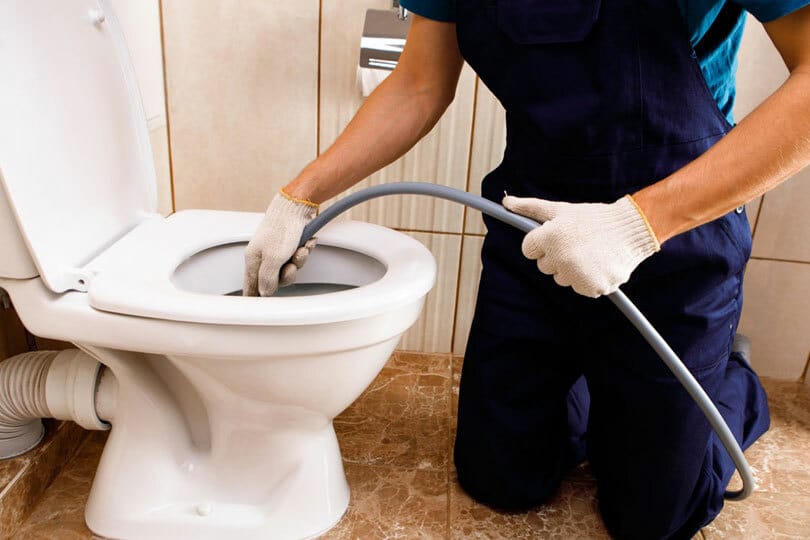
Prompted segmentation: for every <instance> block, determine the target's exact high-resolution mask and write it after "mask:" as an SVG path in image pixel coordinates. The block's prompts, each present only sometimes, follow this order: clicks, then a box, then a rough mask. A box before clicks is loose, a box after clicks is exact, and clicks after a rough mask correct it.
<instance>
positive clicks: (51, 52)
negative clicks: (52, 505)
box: [0, 0, 436, 539]
mask: <svg viewBox="0 0 810 540" xmlns="http://www.w3.org/2000/svg"><path fill="white" fill-rule="evenodd" d="M99 10H102V12H104V15H105V16H103V17H100V16H99ZM0 35H2V36H3V39H2V40H0V64H3V65H11V66H12V68H14V67H16V68H17V69H9V73H10V74H11V75H10V78H9V79H8V80H6V81H4V84H3V85H0V117H3V118H4V119H5V120H6V121H4V122H3V123H2V124H0V185H2V188H3V190H2V191H0V244H2V247H3V249H4V250H5V252H6V253H5V255H6V256H5V258H4V259H3V260H2V261H0V287H2V288H4V289H6V290H7V291H8V292H9V294H10V296H11V298H12V300H13V302H14V304H15V307H16V308H17V311H18V313H19V315H20V318H21V320H22V321H23V323H24V324H25V326H26V327H27V328H28V330H29V331H31V332H32V333H34V334H37V335H40V336H43V337H50V338H54V339H60V340H64V341H70V342H72V343H75V344H76V345H77V346H78V347H79V348H81V349H82V350H84V351H85V352H86V353H88V354H90V355H91V356H93V357H94V358H96V359H97V360H98V361H100V362H101V363H103V364H104V365H106V366H107V367H108V368H109V370H110V371H111V372H112V373H113V375H114V376H115V379H116V381H117V396H115V407H114V414H112V416H111V417H108V418H104V420H107V421H109V423H110V424H111V425H112V431H111V433H110V437H109V439H108V442H107V445H106V447H105V449H104V453H103V455H102V458H101V462H100V464H99V468H98V471H97V473H96V477H95V480H94V483H93V488H92V491H91V494H90V498H89V500H88V503H87V509H86V520H87V523H88V525H89V527H90V528H91V529H92V530H93V531H94V532H95V533H97V534H99V535H102V536H107V537H111V538H150V539H152V538H172V539H176V538H195V539H199V538H240V539H242V538H246V539H250V538H262V539H264V538H306V537H310V536H313V535H316V534H318V533H320V532H322V531H324V530H326V529H328V528H329V527H331V526H332V525H334V524H335V523H336V522H337V521H338V520H339V519H340V517H341V516H342V514H343V513H344V511H345V510H346V507H347V505H348V500H349V490H348V486H347V484H346V478H345V475H344V473H343V468H342V461H341V456H340V450H339V447H338V442H337V439H336V437H335V432H334V429H333V427H332V419H333V418H334V417H335V416H336V415H337V414H339V413H340V412H341V411H342V410H344V409H345V408H346V407H347V406H348V405H349V404H350V403H351V402H352V401H354V400H355V399H356V398H357V397H358V396H359V395H360V394H361V393H362V391H363V390H364V389H365V388H366V387H367V386H368V384H369V383H370V382H371V381H372V380H373V378H374V377H375V376H376V375H377V373H378V372H379V371H380V369H381V368H382V366H383V365H384V363H385V362H386V360H387V359H388V357H389V355H390V354H391V352H392V351H393V350H394V348H395V346H396V344H397V342H398V340H399V338H400V336H401V335H402V334H403V333H404V332H405V331H406V330H407V329H408V328H409V327H410V326H411V325H412V324H413V322H414V321H415V320H416V319H417V317H418V316H419V314H420V311H421V309H422V305H423V303H424V298H425V295H426V294H427V293H428V291H429V290H430V288H431V287H432V285H433V282H434V279H435V272H436V268H435V262H434V259H433V257H432V255H431V254H430V252H429V251H428V250H427V249H426V248H425V247H424V246H423V245H422V244H420V243H419V242H417V241H416V240H414V239H412V238H410V237H409V236H407V235H404V234H402V233H398V232H395V231H393V230H390V229H387V228H384V227H379V226H375V225H371V224H367V223H358V222H333V223H331V224H329V225H328V226H326V227H325V228H324V229H322V230H321V231H320V232H319V234H318V235H317V237H318V247H316V248H315V249H314V250H313V252H312V254H311V255H310V259H309V260H308V262H307V264H306V265H305V266H304V268H303V269H302V270H301V271H300V272H299V274H298V277H297V283H296V287H297V288H293V289H290V290H289V291H285V292H286V293H287V294H286V295H281V296H279V297H271V298H246V297H242V296H239V295H232V294H231V293H234V292H236V291H238V290H239V289H241V286H242V275H243V271H244V261H243V257H244V246H245V244H246V243H247V241H248V240H249V238H250V237H251V235H252V233H253V231H254V230H255V228H256V226H257V225H258V222H259V220H260V219H261V215H260V214H255V213H241V212H220V211H205V210H191V211H184V212H179V213H177V214H175V215H172V216H170V217H169V218H163V217H162V216H159V215H157V214H155V212H154V208H155V201H154V199H155V197H154V194H155V185H154V184H155V180H154V170H153V168H152V164H151V156H150V153H149V149H148V145H145V144H144V141H145V140H147V139H146V138H145V130H146V125H145V121H144V119H143V116H142V111H141V110H140V106H139V102H138V97H137V88H135V87H133V85H134V78H133V77H132V71H131V66H129V63H128V60H127V58H126V55H125V54H124V53H125V51H124V50H123V37H122V35H121V34H120V30H119V29H118V27H117V25H116V23H115V18H114V14H113V13H112V12H111V11H109V6H108V5H107V2H106V1H104V0H64V1H62V2H58V3H53V2H49V1H47V0H14V1H10V2H6V3H3V4H0ZM70 62H73V63H74V64H76V65H81V67H82V73H81V77H76V76H75V75H76V73H75V72H72V71H71V65H70ZM48 84H51V85H55V86H53V87H50V88H49V87H48ZM42 85H45V86H44V87H43V86H42ZM57 90H60V91H57ZM100 102H103V108H102V110H98V107H99V103H100ZM100 150H101V151H100ZM290 291H292V294H290Z"/></svg>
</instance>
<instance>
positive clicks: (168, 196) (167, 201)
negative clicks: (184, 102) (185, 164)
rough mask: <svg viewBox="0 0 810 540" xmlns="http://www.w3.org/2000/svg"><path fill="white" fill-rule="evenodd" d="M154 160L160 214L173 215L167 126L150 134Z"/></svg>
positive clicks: (161, 126)
mask: <svg viewBox="0 0 810 540" xmlns="http://www.w3.org/2000/svg"><path fill="white" fill-rule="evenodd" d="M149 142H150V143H151V145H152V158H153V159H154V160H155V173H156V174H157V195H158V212H160V213H161V214H163V215H164V216H168V215H169V214H171V213H172V178H171V168H170V167H169V140H168V136H167V132H166V125H165V124H163V125H159V126H158V127H156V128H155V129H153V130H151V131H150V132H149Z"/></svg>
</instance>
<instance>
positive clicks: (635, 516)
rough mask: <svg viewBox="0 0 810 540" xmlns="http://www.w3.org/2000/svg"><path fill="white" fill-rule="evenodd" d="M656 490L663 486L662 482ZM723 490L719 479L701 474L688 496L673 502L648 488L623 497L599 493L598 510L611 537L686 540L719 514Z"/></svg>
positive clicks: (646, 539) (664, 487) (645, 539)
mask: <svg viewBox="0 0 810 540" xmlns="http://www.w3.org/2000/svg"><path fill="white" fill-rule="evenodd" d="M659 489H661V490H665V489H667V486H666V484H663V483H662V484H661V485H660V488H659ZM723 492H724V490H723V488H722V487H721V485H720V482H719V479H717V478H716V477H714V475H705V476H704V477H703V480H702V481H701V482H700V483H699V484H698V485H697V486H696V487H695V490H694V492H693V493H692V495H691V496H690V495H688V494H687V495H686V496H685V497H684V498H683V499H682V500H679V501H677V502H676V503H675V504H672V501H667V502H665V501H666V499H665V497H663V496H662V497H656V495H655V493H653V494H652V495H650V492H649V491H646V492H645V493H644V494H642V492H641V491H639V494H638V496H627V495H625V496H624V497H621V496H612V497H611V496H608V495H607V494H604V495H603V494H602V493H601V492H600V494H599V497H600V501H599V510H600V512H601V514H602V519H603V520H604V522H605V525H606V526H607V529H608V531H610V534H611V536H612V537H614V538H618V539H640V540H641V539H643V540H656V539H658V540H665V539H666V540H676V539H684V540H689V539H691V538H693V537H694V535H695V534H697V532H698V531H699V530H700V529H701V528H702V527H704V526H705V525H707V524H708V523H710V522H711V521H712V520H713V519H714V518H715V517H717V515H718V514H719V513H720V510H721V509H722V508H723Z"/></svg>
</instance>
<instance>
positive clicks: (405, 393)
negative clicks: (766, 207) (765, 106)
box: [0, 352, 810, 540]
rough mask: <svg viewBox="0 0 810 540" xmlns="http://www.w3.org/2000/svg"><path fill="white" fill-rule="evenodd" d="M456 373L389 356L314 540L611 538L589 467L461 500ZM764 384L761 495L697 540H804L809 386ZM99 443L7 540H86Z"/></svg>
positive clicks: (349, 439) (344, 426)
mask: <svg viewBox="0 0 810 540" xmlns="http://www.w3.org/2000/svg"><path fill="white" fill-rule="evenodd" d="M460 368H461V359H460V358H458V357H452V356H451V355H419V354H411V353H401V352H398V353H396V354H395V355H394V356H392V358H391V359H390V360H389V362H388V364H387V365H386V367H385V368H384V369H383V370H382V372H381V373H380V376H379V377H378V378H377V379H376V380H375V381H374V382H373V383H372V384H371V385H370V386H369V388H368V389H367V390H366V392H365V393H364V394H363V396H362V397H361V398H360V399H359V400H358V401H357V402H356V403H355V404H353V405H352V406H351V407H350V408H349V409H348V410H347V411H346V412H344V413H343V414H341V415H340V417H338V418H337V419H336V421H335V425H336V429H337V431H338V437H339V440H340V444H341V448H342V450H343V453H344V466H345V470H346V475H347V478H348V481H349V485H350V487H351V490H352V497H351V501H350V505H349V509H348V511H347V513H346V515H345V516H344V518H343V519H342V520H341V521H340V523H338V524H337V525H336V526H335V527H334V528H333V529H331V530H330V531H328V532H327V533H326V534H324V535H323V536H322V538H324V539H329V540H350V539H351V540H355V539H363V540H365V539H374V540H376V539H397V538H407V539H411V538H424V539H434V538H435V539H510V540H511V539H522V538H526V539H528V538H532V539H535V538H543V539H546V538H548V539H555V538H560V539H562V538H565V539H585V538H587V539H601V538H608V535H607V531H606V530H605V527H604V525H603V523H602V520H601V517H600V515H599V512H598V509H597V506H596V505H597V499H596V489H595V481H594V478H593V475H592V474H591V471H590V467H589V466H588V464H587V463H586V464H583V465H582V466H580V467H578V468H576V469H574V470H573V471H571V472H570V473H569V475H568V476H567V477H566V479H565V481H564V482H563V485H562V486H561V488H560V490H559V492H558V493H557V494H556V496H555V497H554V498H553V499H552V501H550V502H549V503H548V504H546V505H543V506H542V507H541V508H538V509H535V510H534V511H531V512H525V513H501V512H495V511H493V510H490V509H489V508H487V507H485V506H483V505H480V504H478V503H476V502H474V501H473V500H472V499H471V498H470V497H469V496H467V495H466V494H465V493H464V492H463V490H462V489H461V488H460V486H459V485H458V482H457V480H456V479H455V471H454V468H453V464H452V459H451V456H452V442H453V438H454V435H455V418H456V415H457V410H456V406H457V405H456V403H457V400H458V382H459V373H460ZM764 385H765V388H766V390H767V392H768V396H769V402H770V405H771V413H772V427H771V429H770V430H769V431H768V433H767V434H766V435H765V436H764V437H763V438H762V439H761V440H760V441H758V442H757V443H756V444H755V445H754V446H753V447H752V448H751V449H749V450H748V452H747V455H748V457H749V459H750V461H751V463H752V466H753V467H754V468H755V470H756V474H757V479H758V482H759V489H758V491H757V492H756V493H755V495H753V496H752V497H751V498H750V499H749V500H747V501H744V502H742V503H728V504H726V506H725V508H724V510H723V512H722V513H721V514H720V516H719V517H718V518H717V519H716V520H715V521H714V522H713V523H712V524H710V525H709V526H708V527H706V528H705V529H704V530H703V531H701V532H700V533H699V534H698V535H697V536H696V537H695V539H696V540H703V539H705V540H715V539H733V540H743V539H745V540H747V539H757V540H758V539H766V538H785V539H788V538H791V539H801V538H805V539H810V477H809V476H808V475H810V472H809V471H808V469H810V468H809V467H807V465H806V463H808V459H807V456H808V455H810V454H808V451H810V387H808V386H807V385H803V384H801V383H784V382H778V381H769V380H765V381H764ZM105 437H106V434H104V433H98V432H96V433H93V434H91V435H90V436H89V437H88V438H87V440H86V441H85V443H84V444H83V445H82V446H81V448H80V450H79V452H78V454H77V455H76V457H75V458H74V459H73V461H72V462H71V463H70V465H69V466H68V467H67V468H65V469H64V470H63V472H62V473H61V474H60V475H59V477H57V479H56V480H55V481H54V482H53V484H51V487H50V488H49V489H48V490H47V492H46V495H45V496H44V497H43V498H42V499H41V500H40V502H39V503H38V504H37V505H36V506H34V507H33V510H32V512H31V515H30V516H29V518H28V520H27V521H26V522H25V523H24V524H23V526H22V528H21V529H20V530H19V532H18V533H17V535H16V536H13V538H21V539H28V538H32V539H46V538H57V539H60V540H61V539H68V540H72V539H89V538H93V536H92V534H91V533H90V531H89V530H87V528H86V526H85V524H84V504H85V501H86V499H87V495H88V492H89V489H90V485H91V482H92V478H93V474H94V472H95V468H96V465H97V463H98V459H99V457H100V454H101V450H102V448H103V444H104V441H105ZM2 471H3V469H2V468H0V479H1V478H2Z"/></svg>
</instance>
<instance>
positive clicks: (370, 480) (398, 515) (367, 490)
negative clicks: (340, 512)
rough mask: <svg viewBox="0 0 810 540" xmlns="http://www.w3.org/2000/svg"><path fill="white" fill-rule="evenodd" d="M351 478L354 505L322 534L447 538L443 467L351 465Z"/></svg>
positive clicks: (340, 539) (336, 538) (333, 539)
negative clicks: (407, 468)
mask: <svg viewBox="0 0 810 540" xmlns="http://www.w3.org/2000/svg"><path fill="white" fill-rule="evenodd" d="M346 477H347V479H348V481H349V485H350V486H351V490H352V496H351V501H350V502H349V509H348V510H347V512H346V515H345V516H344V517H343V519H342V520H341V521H340V523H338V524H337V526H335V527H334V528H333V529H331V530H330V531H329V532H328V533H326V534H325V535H323V536H322V537H321V538H324V539H329V540H355V539H366V538H386V539H395V538H402V539H412V538H414V539H415V538H421V539H433V538H435V539H440V538H446V535H447V476H446V473H445V472H444V471H432V470H419V469H417V470H403V469H399V468H394V467H374V466H368V465H354V464H347V465H346Z"/></svg>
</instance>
